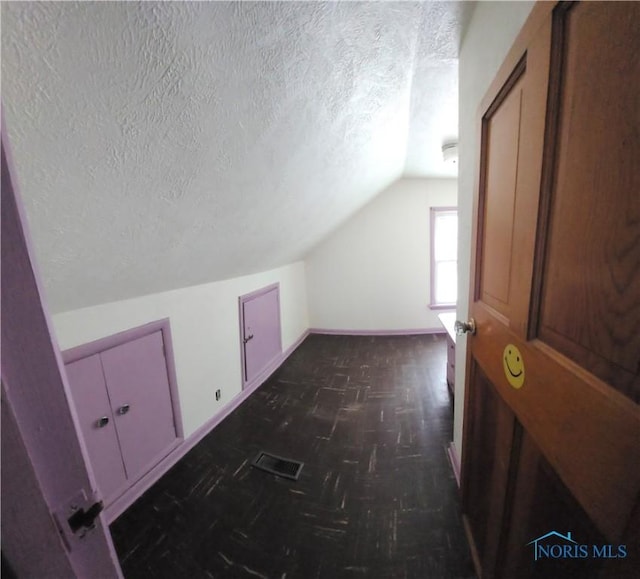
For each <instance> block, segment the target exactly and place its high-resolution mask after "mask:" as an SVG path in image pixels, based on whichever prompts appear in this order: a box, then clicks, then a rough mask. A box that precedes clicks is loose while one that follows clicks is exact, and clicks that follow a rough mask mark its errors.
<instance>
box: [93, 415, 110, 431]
mask: <svg viewBox="0 0 640 579" xmlns="http://www.w3.org/2000/svg"><path fill="white" fill-rule="evenodd" d="M107 424H109V417H108V416H101V417H100V418H98V420H96V428H104V427H105V426H106V425H107Z"/></svg>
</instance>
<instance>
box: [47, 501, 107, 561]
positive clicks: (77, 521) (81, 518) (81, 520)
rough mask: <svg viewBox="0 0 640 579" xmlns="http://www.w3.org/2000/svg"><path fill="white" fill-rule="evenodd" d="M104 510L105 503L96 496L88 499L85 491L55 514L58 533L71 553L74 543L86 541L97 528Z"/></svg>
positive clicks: (67, 502)
mask: <svg viewBox="0 0 640 579" xmlns="http://www.w3.org/2000/svg"><path fill="white" fill-rule="evenodd" d="M103 510H104V503H103V502H102V501H101V500H97V497H96V496H95V495H93V494H92V495H91V496H90V497H87V494H86V493H85V491H79V492H77V493H76V494H75V495H74V496H73V497H72V498H71V499H69V500H68V501H66V502H65V503H64V504H63V505H62V507H61V508H59V509H58V510H57V511H55V512H54V513H53V519H54V521H55V523H56V526H57V527H58V531H59V533H60V535H61V537H62V540H63V542H64V544H65V546H66V548H67V549H68V550H69V551H71V550H72V548H73V545H74V543H76V542H77V541H79V540H82V539H84V538H85V537H86V535H87V533H89V532H91V531H93V530H94V529H95V528H96V526H97V524H98V522H97V519H98V517H99V516H100V513H101V512H102V511H103Z"/></svg>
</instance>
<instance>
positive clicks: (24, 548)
mask: <svg viewBox="0 0 640 579" xmlns="http://www.w3.org/2000/svg"><path fill="white" fill-rule="evenodd" d="M1 158H2V429H3V441H2V444H3V452H2V482H3V485H2V551H3V556H5V557H6V559H7V561H8V563H9V565H10V566H11V567H12V569H13V571H14V572H15V573H16V574H17V575H18V576H19V577H49V576H55V577H73V576H77V577H101V578H102V577H104V578H107V577H121V576H122V575H121V572H120V567H119V565H118V561H117V558H116V556H115V550H114V548H113V544H112V543H111V536H110V535H109V530H108V527H107V526H106V524H105V521H104V518H103V516H100V517H99V518H98V519H96V521H95V523H96V526H95V528H94V529H93V530H91V531H88V532H86V531H87V529H86V528H84V527H83V528H81V529H79V532H77V533H74V532H73V531H72V529H71V526H70V524H69V521H68V519H69V517H70V516H71V515H72V513H73V512H74V507H78V509H80V510H82V509H88V508H89V506H90V505H91V504H92V503H93V502H94V501H96V500H97V499H100V498H101V497H99V496H96V495H95V493H94V491H95V480H94V478H93V474H92V471H91V467H90V466H89V464H88V462H87V456H86V451H85V449H84V448H83V445H82V443H81V442H80V437H79V428H78V424H77V420H76V416H75V414H74V412H73V411H72V410H71V408H70V406H69V403H68V399H69V387H68V384H67V381H66V376H65V373H64V367H63V366H62V360H61V358H60V352H59V350H58V346H57V344H56V342H55V338H54V334H53V332H52V329H51V322H50V319H49V315H48V312H47V309H46V306H45V304H44V303H43V300H42V296H41V293H40V282H39V278H38V270H37V267H36V265H35V263H34V262H33V256H32V253H31V248H30V238H29V232H28V229H27V225H26V219H25V217H24V212H23V210H22V206H21V201H20V197H19V194H18V192H17V191H16V186H15V178H14V175H13V165H12V163H11V157H10V155H9V152H8V151H7V144H6V141H5V135H4V132H3V133H2V150H1ZM5 436H7V440H5V438H4V437H5ZM18 475H20V476H18ZM21 477H24V478H21ZM5 483H6V484H5ZM54 521H56V523H54Z"/></svg>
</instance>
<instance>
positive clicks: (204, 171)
mask: <svg viewBox="0 0 640 579" xmlns="http://www.w3.org/2000/svg"><path fill="white" fill-rule="evenodd" d="M469 8H470V7H469V5H466V4H464V3H456V2H451V3H449V2H426V3H422V4H420V3H396V2H362V3H355V2H354V3H331V2H327V3H325V2H259V3H250V2H229V3H226V2H225V3H222V2H210V3H207V2H184V3H183V2H167V3H155V2H141V3H129V2H113V3H111V2H109V3H102V2H99V3H92V2H79V3H67V2H64V3H63V2H60V3H57V2H55V3H3V4H2V100H3V106H4V115H5V121H6V129H7V133H8V136H9V141H10V143H11V145H12V149H13V156H14V160H15V165H16V169H17V171H16V172H17V178H18V182H19V184H20V186H21V190H22V193H23V197H24V200H25V204H26V207H27V214H28V217H29V220H30V223H31V229H32V233H33V236H34V243H35V247H36V253H37V257H38V261H39V264H40V267H41V270H42V273H43V277H44V281H45V286H46V288H47V293H48V297H49V302H50V304H51V305H52V308H53V310H54V311H64V310H69V309H75V308H79V307H83V306H87V305H93V304H97V303H103V302H108V301H114V300H118V299H123V298H128V297H133V296H138V295H143V294H148V293H153V292H158V291H164V290H168V289H173V288H178V287H185V286H189V285H194V284H198V283H204V282H208V281H215V280H220V279H226V278H230V277H234V276H237V275H242V274H247V273H252V272H255V271H263V270H266V269H270V268H272V267H276V266H278V265H282V264H285V263H289V262H292V261H295V260H297V259H299V258H301V257H303V256H304V255H305V253H306V252H307V251H308V250H309V249H310V248H312V247H313V246H314V245H315V244H316V243H317V242H318V241H319V240H321V239H322V238H323V237H324V236H326V235H327V234H328V233H329V232H330V231H331V230H332V229H333V228H335V227H336V226H337V225H338V224H340V223H341V222H343V221H344V220H345V219H346V218H348V217H349V216H350V215H351V214H352V213H353V212H354V211H356V210H357V209H358V208H360V207H361V206H362V205H363V204H365V203H366V202H367V201H369V200H370V199H371V198H372V197H373V196H374V195H376V194H377V193H378V192H380V191H381V190H382V189H383V188H385V187H386V186H387V185H388V184H390V183H391V182H392V181H394V180H395V179H397V178H398V177H400V176H401V175H402V174H405V175H417V176H446V175H449V176H452V175H453V174H454V173H452V171H451V169H448V168H446V167H445V166H444V165H443V163H442V162H441V153H440V147H441V146H442V141H443V140H446V139H448V138H450V137H455V136H456V135H457V115H456V108H457V55H458V45H459V38H460V34H461V28H462V26H463V23H464V22H465V19H466V17H467V16H468V10H469Z"/></svg>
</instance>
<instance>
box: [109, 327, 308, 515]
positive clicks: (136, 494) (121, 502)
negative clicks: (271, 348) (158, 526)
mask: <svg viewBox="0 0 640 579" xmlns="http://www.w3.org/2000/svg"><path fill="white" fill-rule="evenodd" d="M309 333H310V332H309V330H306V331H305V332H303V333H302V334H301V335H300V337H299V338H298V339H297V340H296V341H295V342H294V343H293V344H291V346H289V347H288V348H287V349H286V350H285V351H284V352H282V354H280V355H279V356H278V357H277V358H276V359H275V360H274V361H273V362H272V363H271V364H270V365H269V368H268V369H267V370H265V371H264V372H262V373H261V374H260V376H259V378H257V379H255V380H253V381H252V382H251V383H250V384H247V385H245V387H244V389H243V390H242V391H241V392H240V393H239V394H238V395H236V396H234V397H233V399H232V400H230V401H229V403H228V404H226V405H225V406H223V407H222V409H221V410H220V411H219V412H217V413H216V414H214V415H213V416H212V417H211V418H210V419H209V420H207V422H205V423H204V424H203V425H202V426H201V427H200V428H198V429H197V430H196V431H194V432H193V433H192V434H191V435H190V436H188V437H187V438H185V439H184V440H183V441H182V444H179V446H177V447H176V448H174V449H173V450H171V451H170V453H169V454H168V455H167V456H166V457H165V458H164V459H162V460H161V461H160V462H159V463H158V464H157V465H156V466H155V467H153V468H152V469H151V470H150V471H149V472H148V473H147V474H146V475H144V476H143V477H142V478H141V479H140V480H138V481H137V482H136V483H135V484H134V485H133V486H131V487H130V488H129V489H127V490H126V491H125V492H124V493H123V494H122V495H120V496H119V497H118V498H117V499H116V500H115V501H113V503H111V504H110V505H108V506H107V507H106V508H105V511H104V516H105V518H106V520H107V524H109V525H110V524H111V523H112V522H113V521H115V520H116V519H117V518H118V517H119V516H120V515H121V514H122V513H124V511H126V510H127V509H128V508H129V507H130V506H131V505H132V504H133V503H134V502H135V501H136V500H138V499H139V498H140V497H141V496H142V495H143V494H144V493H145V492H146V491H147V490H149V489H150V488H151V487H152V486H153V485H154V484H155V483H156V482H158V480H160V478H161V477H162V476H163V475H165V474H166V473H167V472H168V471H169V470H170V469H171V467H173V466H174V465H175V464H176V463H177V462H178V461H179V460H180V459H181V458H182V457H183V456H185V455H186V454H187V453H188V452H189V451H190V450H191V449H192V448H193V447H194V446H195V445H196V444H198V443H199V442H200V441H201V440H202V439H203V438H204V437H205V436H206V435H207V434H209V433H210V432H211V431H212V430H213V429H214V428H215V427H216V426H218V424H220V423H221V422H222V421H223V420H224V419H225V418H226V417H227V416H229V414H231V413H232V412H233V411H234V410H235V409H236V408H238V406H240V405H241V404H242V403H243V402H244V401H245V400H246V399H247V398H249V396H251V394H253V393H254V392H255V391H256V390H257V389H258V388H259V387H260V386H262V384H264V383H265V382H266V381H267V379H268V378H269V377H270V376H271V375H272V374H273V373H274V372H275V371H276V370H277V369H278V368H279V367H280V366H282V364H283V363H284V362H285V360H286V359H287V358H288V357H289V356H290V355H291V354H292V353H293V352H294V351H295V350H296V349H297V348H298V346H300V344H302V342H304V340H305V338H306V337H307V336H308V335H309Z"/></svg>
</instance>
